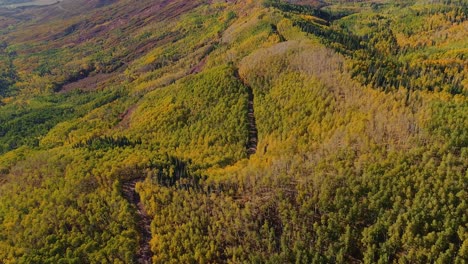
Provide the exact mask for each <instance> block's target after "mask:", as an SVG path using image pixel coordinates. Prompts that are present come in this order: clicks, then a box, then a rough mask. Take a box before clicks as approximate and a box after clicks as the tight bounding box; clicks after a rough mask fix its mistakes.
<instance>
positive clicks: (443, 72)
mask: <svg viewBox="0 0 468 264" xmlns="http://www.w3.org/2000/svg"><path fill="white" fill-rule="evenodd" d="M294 25H296V26H298V27H300V28H301V29H302V30H303V31H304V32H307V33H310V34H313V35H315V36H318V37H319V38H320V40H321V41H322V42H323V43H324V44H325V45H327V46H329V47H332V48H334V49H335V50H336V51H337V52H340V53H342V54H344V55H346V56H348V57H349V58H351V71H352V74H353V76H354V77H356V79H357V80H359V81H360V82H361V83H362V84H364V85H371V86H373V87H377V88H380V89H382V90H385V91H390V90H396V89H398V88H400V87H404V88H406V89H408V90H428V91H445V92H448V93H451V94H461V93H463V94H465V93H466V92H467V91H466V89H465V88H464V84H463V80H464V78H465V77H464V76H465V75H466V72H464V67H465V65H463V62H455V61H454V62H452V63H449V64H442V63H434V62H432V63H431V62H425V63H422V64H416V65H414V64H410V63H409V62H407V61H404V60H401V58H402V57H404V56H406V55H408V54H410V53H412V52H414V50H411V49H410V48H407V47H400V46H399V45H398V43H397V41H396V39H395V35H394V33H393V32H392V29H391V26H390V21H389V20H387V19H384V18H383V17H382V18H380V21H378V22H376V24H375V25H374V29H373V30H372V32H371V33H370V34H367V35H364V36H356V35H354V34H353V33H351V32H348V31H346V30H342V29H339V28H336V27H326V26H323V25H319V24H316V23H315V22H312V21H308V20H305V19H301V18H297V19H296V20H295V22H294ZM460 59H462V58H460Z"/></svg>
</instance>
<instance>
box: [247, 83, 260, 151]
mask: <svg viewBox="0 0 468 264" xmlns="http://www.w3.org/2000/svg"><path fill="white" fill-rule="evenodd" d="M246 87H247V91H248V93H249V101H248V104H247V122H248V126H249V141H248V142H247V155H249V156H250V155H252V154H255V152H257V143H258V130H257V122H256V120H255V110H254V94H253V91H252V88H251V87H250V86H246Z"/></svg>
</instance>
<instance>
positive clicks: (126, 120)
mask: <svg viewBox="0 0 468 264" xmlns="http://www.w3.org/2000/svg"><path fill="white" fill-rule="evenodd" d="M136 108H137V105H136V104H134V105H132V106H130V107H129V108H128V109H127V110H125V112H123V113H122V114H120V115H119V119H120V122H119V124H118V125H117V128H129V127H130V118H131V117H132V114H133V112H135V110H136Z"/></svg>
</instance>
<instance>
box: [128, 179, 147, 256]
mask: <svg viewBox="0 0 468 264" xmlns="http://www.w3.org/2000/svg"><path fill="white" fill-rule="evenodd" d="M141 180H142V179H134V180H130V181H126V182H124V183H123V184H122V192H123V196H124V197H125V198H126V199H127V200H128V202H130V203H131V204H133V205H134V206H135V208H136V209H137V214H138V215H137V220H138V227H139V229H140V234H141V236H142V237H141V239H140V246H139V249H138V253H137V261H138V263H143V264H150V263H151V257H152V256H153V254H152V253H151V248H150V240H151V228H150V226H151V218H150V217H149V216H148V215H147V214H146V211H145V208H144V207H143V204H142V203H141V201H140V196H139V195H138V194H137V193H136V191H135V185H136V183H137V182H139V181H141Z"/></svg>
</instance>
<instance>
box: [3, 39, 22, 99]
mask: <svg viewBox="0 0 468 264" xmlns="http://www.w3.org/2000/svg"><path fill="white" fill-rule="evenodd" d="M7 47H8V45H7V43H6V42H2V43H0V99H1V98H2V97H6V96H8V95H9V94H10V93H11V91H13V85H14V84H15V82H16V81H17V80H18V75H17V73H16V69H15V66H14V65H13V58H14V53H12V52H9V51H7ZM2 104H3V103H2V101H1V100H0V106H1V105H2Z"/></svg>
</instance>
